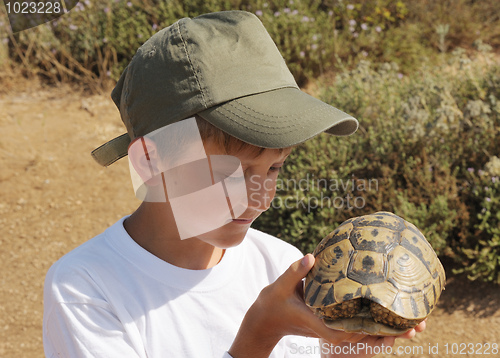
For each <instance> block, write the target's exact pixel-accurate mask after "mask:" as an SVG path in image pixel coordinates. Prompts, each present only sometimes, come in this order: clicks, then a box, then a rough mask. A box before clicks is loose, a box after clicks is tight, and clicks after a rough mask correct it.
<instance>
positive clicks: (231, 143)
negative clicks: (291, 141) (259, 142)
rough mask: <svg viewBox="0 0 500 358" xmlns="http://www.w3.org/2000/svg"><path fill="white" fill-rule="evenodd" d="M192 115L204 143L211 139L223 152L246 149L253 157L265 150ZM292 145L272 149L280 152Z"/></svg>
mask: <svg viewBox="0 0 500 358" xmlns="http://www.w3.org/2000/svg"><path fill="white" fill-rule="evenodd" d="M194 117H195V119H196V124H197V125H198V129H199V131H200V136H201V139H202V140H203V142H204V143H205V142H206V141H211V142H213V143H214V144H216V145H217V146H218V147H219V148H224V151H225V153H224V154H237V153H240V152H241V151H244V150H246V151H249V152H251V153H252V154H253V155H255V157H258V156H260V155H261V154H262V153H263V152H264V151H265V150H266V148H263V147H256V146H254V145H252V144H249V143H246V142H244V141H242V140H240V139H238V138H236V137H233V136H232V135H230V134H228V133H226V132H224V131H223V130H221V129H219V128H217V127H216V126H214V125H213V124H211V123H209V122H208V121H206V120H205V119H203V118H201V117H200V116H199V115H195V116H194ZM293 147H294V146H292V147H288V148H276V149H274V150H278V151H279V153H280V154H281V153H283V152H284V151H286V150H291V149H292V148H293Z"/></svg>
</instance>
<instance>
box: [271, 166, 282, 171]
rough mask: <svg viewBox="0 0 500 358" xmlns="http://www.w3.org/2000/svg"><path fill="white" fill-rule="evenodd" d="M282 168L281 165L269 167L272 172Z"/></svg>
mask: <svg viewBox="0 0 500 358" xmlns="http://www.w3.org/2000/svg"><path fill="white" fill-rule="evenodd" d="M280 170H281V165H280V166H272V167H270V168H269V171H270V172H279V171H280Z"/></svg>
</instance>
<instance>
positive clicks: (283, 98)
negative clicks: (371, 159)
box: [92, 11, 358, 166]
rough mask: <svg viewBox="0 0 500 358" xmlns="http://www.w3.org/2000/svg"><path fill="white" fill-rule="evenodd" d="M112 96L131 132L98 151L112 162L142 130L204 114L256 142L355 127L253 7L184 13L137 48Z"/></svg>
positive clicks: (291, 140) (282, 141) (288, 141)
mask: <svg viewBox="0 0 500 358" xmlns="http://www.w3.org/2000/svg"><path fill="white" fill-rule="evenodd" d="M111 98H112V99H113V101H114V102H115V104H116V106H117V107H118V109H119V111H120V115H121V118H122V120H123V123H124V124H125V126H126V128H127V132H128V134H124V135H122V136H120V137H118V138H115V139H113V140H112V141H110V142H108V143H106V144H104V145H102V146H100V147H99V148H97V149H95V150H94V151H93V152H92V156H93V157H94V159H96V161H97V162H98V163H99V164H101V165H103V166H108V165H110V164H111V163H113V162H115V161H116V160H118V159H119V158H122V157H124V156H125V155H127V150H128V145H129V143H130V142H131V141H132V140H133V139H135V138H136V137H139V136H143V135H146V134H148V133H150V132H152V131H154V130H156V129H159V128H161V127H164V126H166V125H169V124H172V123H175V122H177V121H180V120H183V119H185V118H189V117H192V116H193V115H194V114H198V115H199V116H201V117H202V118H204V119H205V120H207V121H208V122H210V123H211V124H213V125H214V126H216V127H218V128H219V129H221V130H223V131H225V132H226V133H229V134H230V135H232V136H234V137H236V138H238V139H240V140H242V141H244V142H247V143H250V144H253V145H255V146H258V147H264V148H286V147H290V146H293V145H296V144H299V143H301V142H304V141H305V140H307V139H309V138H311V137H313V136H315V135H317V134H319V133H321V132H324V131H326V132H327V133H330V134H334V135H341V136H343V135H350V134H352V133H354V132H355V131H356V130H357V128H358V121H357V120H356V119H355V118H353V117H352V116H350V115H348V114H346V113H344V112H342V111H340V110H338V109H336V108H334V107H332V106H330V105H328V104H326V103H324V102H322V101H320V100H318V99H316V98H314V97H312V96H310V95H308V94H306V93H304V92H302V91H301V90H300V89H299V87H298V86H297V84H296V82H295V80H294V78H293V76H292V74H291V73H290V71H289V69H288V67H287V66H286V64H285V61H284V59H283V57H282V56H281V54H280V52H279V50H278V48H277V47H276V45H275V43H274V42H273V40H272V39H271V37H270V36H269V34H268V32H267V31H266V29H265V28H264V26H263V25H262V23H261V21H260V20H259V19H258V17H257V16H255V15H254V14H252V13H249V12H245V11H222V12H216V13H210V14H205V15H201V16H198V17H196V18H193V19H190V18H184V19H181V20H179V21H177V22H175V23H174V24H172V25H171V26H169V27H167V28H164V29H163V30H161V31H159V32H158V33H156V34H155V35H153V36H152V37H151V38H150V39H149V40H147V41H146V42H145V43H144V44H143V45H142V46H141V47H140V48H139V50H138V51H137V53H136V54H135V56H134V57H133V58H132V61H131V62H130V63H129V65H128V66H127V68H126V69H125V71H124V72H123V74H122V75H121V77H120V79H119V81H118V83H117V84H116V87H115V88H114V89H113V91H112V93H111Z"/></svg>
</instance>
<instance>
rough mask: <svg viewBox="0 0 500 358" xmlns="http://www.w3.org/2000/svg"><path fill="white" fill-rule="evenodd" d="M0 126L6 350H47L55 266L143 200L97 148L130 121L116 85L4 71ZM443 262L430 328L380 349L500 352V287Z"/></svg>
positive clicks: (399, 353) (0, 337)
mask: <svg viewBox="0 0 500 358" xmlns="http://www.w3.org/2000/svg"><path fill="white" fill-rule="evenodd" d="M0 80H1V79H0ZM0 131H1V133H2V136H1V137H0V272H2V274H1V276H0V280H1V285H0V357H4V358H20V357H26V358H36V357H43V347H42V314H43V281H44V277H45V273H46V272H47V270H48V268H49V267H50V265H51V264H52V263H53V262H54V261H56V260H57V259H58V258H59V257H61V256H62V255H64V254H65V253H67V252H68V251H70V250H71V249H73V248H74V247H76V246H78V245H80V244H82V243H83V242H85V241H86V240H88V239H90V238H91V237H93V236H94V235H96V234H98V233H100V232H101V231H103V230H104V229H105V228H106V227H107V226H109V225H110V224H112V223H114V222H115V221H116V220H117V219H118V218H120V217H122V216H123V215H126V214H129V213H131V212H132V211H133V210H134V208H135V207H136V206H137V205H138V201H137V199H136V198H135V197H134V195H133V191H132V185H131V182H130V179H129V174H128V162H127V160H121V161H119V162H118V163H116V164H114V165H112V166H111V167H109V168H106V169H104V168H101V167H100V166H99V165H97V164H96V163H95V162H94V161H93V160H92V158H91V157H90V151H91V150H92V149H94V148H95V147H97V146H98V145H100V144H102V143H104V142H105V141H107V140H109V139H111V138H113V137H115V136H117V135H119V134H122V133H123V131H124V129H123V127H122V124H121V121H120V118H119V114H118V111H117V110H116V108H115V107H114V104H113V103H112V101H111V99H110V98H109V94H104V95H93V96H86V95H84V94H82V93H81V91H78V90H75V89H71V88H69V87H59V88H44V87H42V86H40V85H38V84H37V82H33V81H31V82H18V81H17V80H14V79H10V80H5V79H4V80H3V81H2V82H1V86H0ZM445 266H446V268H447V274H448V277H449V279H448V282H447V288H446V291H445V292H444V293H443V296H442V299H441V301H440V303H439V307H438V308H437V309H436V310H435V311H434V313H433V314H432V316H431V317H430V319H429V321H428V328H427V330H426V331H425V332H423V333H421V334H419V335H418V336H417V337H416V338H415V339H413V340H411V341H408V340H404V341H403V340H401V341H400V342H398V343H397V345H396V346H395V347H394V348H393V349H392V353H391V354H385V355H384V354H381V355H380V357H394V356H396V357H499V356H500V353H499V351H498V345H499V344H500V333H499V331H500V287H498V286H493V285H487V284H481V283H473V282H469V281H467V279H465V278H464V277H460V276H453V275H452V274H451V266H450V265H449V264H448V265H446V264H445ZM462 343H465V344H467V345H461V344H462ZM494 344H496V345H497V346H496V347H497V350H496V351H495V350H494V346H493V345H494ZM398 347H400V348H398ZM405 351H406V353H405ZM495 352H496V354H494V353H495Z"/></svg>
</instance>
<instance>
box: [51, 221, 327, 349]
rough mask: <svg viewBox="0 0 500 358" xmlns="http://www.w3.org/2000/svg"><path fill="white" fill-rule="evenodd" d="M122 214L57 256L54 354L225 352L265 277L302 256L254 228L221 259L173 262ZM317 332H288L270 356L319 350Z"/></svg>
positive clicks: (53, 288)
mask: <svg viewBox="0 0 500 358" xmlns="http://www.w3.org/2000/svg"><path fill="white" fill-rule="evenodd" d="M124 219H125V218H122V219H121V220H119V221H118V222H117V223H116V224H114V225H113V226H111V227H109V228H108V229H107V230H106V231H104V232H103V233H102V234H100V235H98V236H96V237H94V238H93V239H91V240H89V241H88V242H86V243H85V244H83V245H81V246H80V247H78V248H76V249H74V250H73V251H71V252H70V253H68V254H66V255H65V256H63V257H62V258H61V259H60V260H58V261H57V262H56V263H55V264H54V265H53V266H52V267H51V268H50V270H49V272H48V273H47V277H46V279H45V288H44V317H43V341H44V349H45V355H46V356H47V357H48V358H52V357H68V358H69V357H71V358H78V357H93V358H95V357H103V358H113V357H119V358H124V357H125V358H138V357H141V358H143V357H144V358H145V357H148V358H160V357H161V358H165V357H168V358H170V357H182V358H185V357H193V358H196V357H201V358H209V357H217V358H221V357H223V356H225V351H227V350H228V349H229V347H230V346H231V344H232V342H233V340H234V337H235V336H236V333H237V331H238V328H239V326H240V324H241V321H242V319H243V316H244V315H245V313H246V311H247V310H248V308H249V307H250V306H251V304H252V303H253V302H254V301H255V299H256V298H257V296H258V294H259V293H260V291H261V290H262V288H264V287H265V286H267V285H269V284H270V283H272V282H274V281H275V280H276V278H277V277H278V276H279V275H281V274H282V273H283V272H284V271H285V270H286V269H287V268H288V267H289V265H290V264H291V263H292V262H294V261H296V260H298V259H299V258H300V257H302V254H301V253H300V252H299V250H297V249H296V248H295V247H293V246H291V245H289V244H287V243H285V242H283V241H281V240H279V239H277V238H275V237H272V236H270V235H267V234H264V233H262V232H260V231H257V230H254V229H250V230H249V231H248V233H247V235H246V237H245V239H244V240H243V242H242V243H241V244H240V245H238V246H237V247H234V248H230V249H227V250H226V252H225V254H224V256H223V258H222V260H221V261H220V262H219V263H218V264H217V265H216V266H214V267H213V268H210V269H206V270H188V269H183V268H179V267H176V266H173V265H171V264H169V263H167V262H165V261H163V260H161V259H159V258H158V257H156V256H154V255H153V254H151V253H149V252H148V251H146V250H145V249H143V248H142V247H141V246H139V245H138V244H137V243H136V242H135V241H134V240H133V239H132V238H131V237H130V236H129V235H128V233H127V232H126V231H125V229H124V227H123V220H124ZM318 345H319V343H318V340H317V339H313V338H304V337H297V336H287V337H284V338H283V339H282V340H281V341H280V342H279V343H278V345H277V346H276V347H275V349H274V350H273V353H272V354H271V356H270V357H273V358H278V357H280V358H282V357H293V358H298V357H319V354H315V355H313V354H302V352H311V351H312V352H317V351H318Z"/></svg>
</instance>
